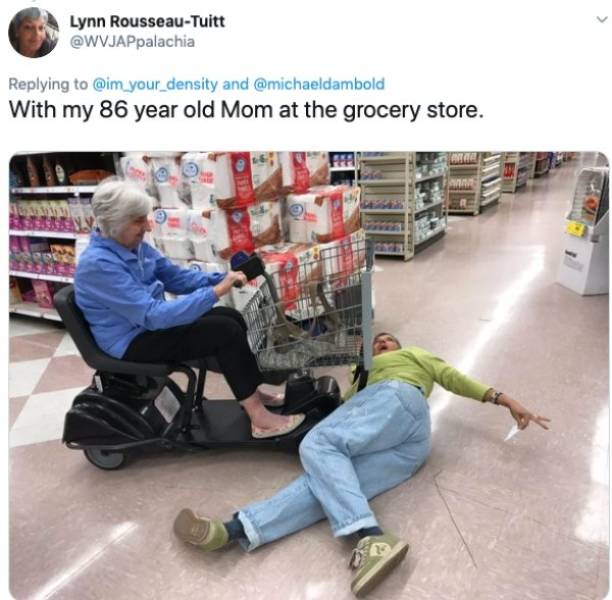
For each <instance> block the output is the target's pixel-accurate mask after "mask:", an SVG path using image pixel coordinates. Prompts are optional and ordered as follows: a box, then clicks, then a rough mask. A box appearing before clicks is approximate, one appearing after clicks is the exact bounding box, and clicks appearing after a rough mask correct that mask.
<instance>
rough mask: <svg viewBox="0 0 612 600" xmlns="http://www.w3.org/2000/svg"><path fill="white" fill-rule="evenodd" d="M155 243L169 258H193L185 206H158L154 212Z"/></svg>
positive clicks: (187, 213) (187, 212) (187, 214)
mask: <svg viewBox="0 0 612 600" xmlns="http://www.w3.org/2000/svg"><path fill="white" fill-rule="evenodd" d="M153 215H154V220H155V226H154V230H153V231H154V238H155V245H156V247H158V248H159V249H160V250H163V253H164V254H165V255H166V256H168V257H169V258H173V259H180V260H189V259H191V258H193V248H192V245H191V241H190V240H189V237H188V236H189V211H188V210H187V209H185V208H176V209H173V210H170V209H168V210H166V209H163V208H158V209H157V210H156V211H155V212H154V214H153Z"/></svg>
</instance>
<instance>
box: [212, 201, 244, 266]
mask: <svg viewBox="0 0 612 600" xmlns="http://www.w3.org/2000/svg"><path fill="white" fill-rule="evenodd" d="M210 214H211V232H212V233H211V236H210V237H211V242H212V247H213V252H214V253H215V254H216V255H217V256H218V257H219V258H221V259H222V260H225V261H229V260H230V259H231V257H232V256H233V255H234V254H236V252H241V251H242V252H246V253H247V254H251V253H252V252H253V250H254V249H255V243H254V241H253V234H252V233H251V227H250V217H249V211H248V210H247V209H246V208H235V209H232V210H224V209H215V210H212V211H211V213H210Z"/></svg>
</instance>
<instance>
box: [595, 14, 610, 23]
mask: <svg viewBox="0 0 612 600" xmlns="http://www.w3.org/2000/svg"><path fill="white" fill-rule="evenodd" d="M597 20H598V21H599V22H600V23H605V22H606V21H607V20H608V15H606V16H605V17H597Z"/></svg>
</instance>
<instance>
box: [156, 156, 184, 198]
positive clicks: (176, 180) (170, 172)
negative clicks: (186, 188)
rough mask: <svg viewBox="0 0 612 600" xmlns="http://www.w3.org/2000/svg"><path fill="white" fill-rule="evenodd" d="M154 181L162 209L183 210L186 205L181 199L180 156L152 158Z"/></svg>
mask: <svg viewBox="0 0 612 600" xmlns="http://www.w3.org/2000/svg"><path fill="white" fill-rule="evenodd" d="M150 160H151V167H152V170H153V181H154V183H155V188H156V189H157V195H158V196H159V204H160V206H161V207H162V208H182V207H186V204H185V203H184V202H183V200H182V199H181V197H180V193H179V185H180V175H181V171H180V165H179V155H178V154H168V155H161V156H154V157H151V159H150Z"/></svg>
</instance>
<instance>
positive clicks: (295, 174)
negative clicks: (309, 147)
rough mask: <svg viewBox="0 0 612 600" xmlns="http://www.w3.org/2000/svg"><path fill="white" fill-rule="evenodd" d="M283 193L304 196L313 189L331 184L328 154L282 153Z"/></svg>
mask: <svg viewBox="0 0 612 600" xmlns="http://www.w3.org/2000/svg"><path fill="white" fill-rule="evenodd" d="M279 159H280V164H281V168H282V176H283V192H284V193H293V194H304V193H306V192H307V191H308V190H309V189H310V188H311V187H314V186H318V185H327V184H329V181H330V179H329V155H328V153H327V152H280V153H279Z"/></svg>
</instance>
